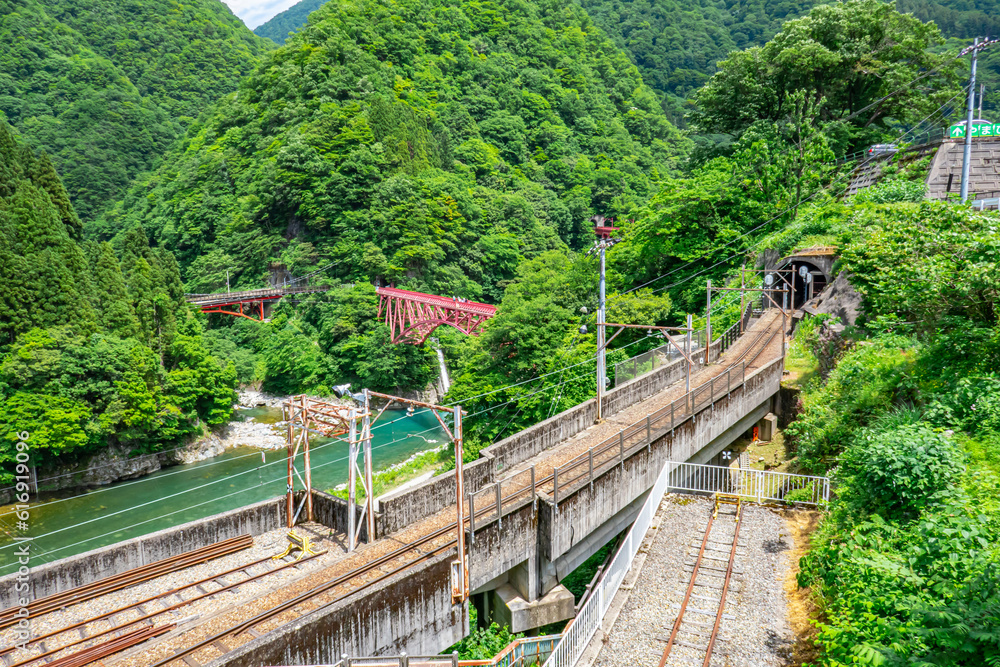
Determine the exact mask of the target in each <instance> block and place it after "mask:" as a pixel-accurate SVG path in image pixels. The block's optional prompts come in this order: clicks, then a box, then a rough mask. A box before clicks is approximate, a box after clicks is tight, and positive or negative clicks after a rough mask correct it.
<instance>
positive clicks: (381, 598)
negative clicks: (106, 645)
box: [206, 550, 468, 667]
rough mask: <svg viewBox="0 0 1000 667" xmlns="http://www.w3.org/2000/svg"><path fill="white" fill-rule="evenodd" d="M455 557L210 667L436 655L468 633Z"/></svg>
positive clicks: (378, 586)
mask: <svg viewBox="0 0 1000 667" xmlns="http://www.w3.org/2000/svg"><path fill="white" fill-rule="evenodd" d="M454 559H455V552H454V550H452V551H449V552H448V553H445V554H442V555H440V556H437V557H435V558H434V559H432V560H429V561H427V562H426V563H425V564H424V565H422V566H417V567H415V568H414V569H411V570H407V571H405V572H403V573H401V574H398V575H396V576H394V577H391V578H389V579H387V580H386V581H384V582H381V583H379V584H375V585H373V586H372V587H370V588H368V589H365V590H364V591H361V592H359V593H358V594H357V595H352V596H350V597H349V598H347V599H346V600H341V601H340V602H337V603H336V604H334V605H331V606H329V607H325V608H321V609H318V610H316V611H314V612H312V613H310V614H307V615H305V616H303V617H302V618H300V619H298V620H297V621H295V622H293V623H289V624H288V625H285V626H282V627H281V628H278V629H277V630H275V631H273V632H269V633H267V634H266V635H264V636H263V637H260V638H259V639H255V640H253V641H251V642H249V643H247V644H244V645H243V646H241V647H239V648H238V649H235V650H233V651H232V652H230V653H227V654H225V655H223V656H222V657H220V658H217V659H215V660H213V661H212V662H210V663H208V665H206V667H260V665H320V664H333V663H335V662H337V661H338V660H340V656H341V655H343V654H345V653H346V654H347V655H349V656H378V655H398V654H400V653H402V652H403V651H405V652H406V653H407V654H409V655H436V654H438V653H440V652H441V651H443V650H445V649H446V648H448V647H449V646H451V645H452V644H454V643H455V642H457V641H458V640H460V639H461V638H462V637H464V636H465V634H466V632H465V631H466V630H467V629H468V611H467V609H466V606H465V605H452V603H451V561H452V560H454Z"/></svg>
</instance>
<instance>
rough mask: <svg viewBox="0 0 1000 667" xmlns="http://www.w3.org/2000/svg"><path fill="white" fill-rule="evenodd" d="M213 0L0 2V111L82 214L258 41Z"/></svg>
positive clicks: (236, 68) (222, 82) (148, 158)
mask: <svg viewBox="0 0 1000 667" xmlns="http://www.w3.org/2000/svg"><path fill="white" fill-rule="evenodd" d="M264 44H265V42H264V41H263V40H261V39H260V38H258V37H256V36H254V35H253V34H252V33H250V31H249V30H247V29H246V27H245V26H243V24H242V23H241V22H240V21H239V19H237V18H236V17H235V16H233V15H232V13H231V12H230V11H229V10H228V8H226V6H225V5H224V4H223V3H222V2H220V1H219V0H196V1H194V2H188V3H180V2H177V1H176V0H132V1H130V2H112V1H111V0H99V1H96V2H88V3H86V5H85V6H82V5H81V4H80V3H76V2H71V1H70V0H51V1H49V2H45V3H41V2H36V0H0V113H2V114H3V115H4V116H6V118H7V120H8V121H9V122H10V123H11V124H12V125H14V126H15V127H17V128H18V129H20V130H22V131H23V132H24V134H25V136H26V137H27V138H28V139H29V140H30V141H32V142H33V143H34V144H35V145H36V146H37V147H39V148H42V149H44V150H45V151H46V152H47V153H48V154H49V155H50V156H51V158H52V161H53V163H54V165H55V166H56V169H57V170H58V172H59V173H60V174H61V175H62V177H63V179H64V182H65V183H66V189H67V191H68V192H69V195H70V199H71V200H72V201H73V203H74V206H75V207H76V210H77V213H78V214H79V215H80V216H81V217H82V218H83V219H84V220H89V219H91V218H93V217H94V216H95V215H96V214H97V213H98V212H99V211H101V210H102V209H103V208H104V207H105V206H106V205H107V204H109V203H110V202H111V201H113V200H115V199H117V198H119V197H120V196H121V195H122V193H123V192H124V190H125V188H126V187H127V186H128V184H129V182H131V180H132V179H133V178H135V177H136V176H137V175H138V174H139V173H141V172H142V171H144V170H146V169H149V168H150V167H152V166H153V165H154V164H156V162H157V160H158V159H159V157H161V156H162V155H163V153H164V152H166V150H167V149H168V148H169V147H170V145H171V144H172V143H173V141H174V140H175V139H176V138H177V137H179V136H181V135H182V134H183V133H184V131H185V130H186V128H187V127H188V126H189V125H190V123H191V122H192V120H193V117H195V116H197V115H198V114H199V113H200V112H201V111H202V110H203V109H204V108H205V107H206V106H207V105H208V103H210V102H211V101H213V100H214V99H215V98H217V97H219V96H220V95H222V94H224V93H227V92H230V91H232V90H233V89H234V88H235V87H236V83H237V82H238V81H239V80H240V78H241V77H242V76H243V75H245V74H247V73H248V72H249V71H250V70H251V68H252V67H253V66H254V65H255V64H256V62H257V59H258V57H259V55H260V54H261V53H262V52H263V50H264V49H265V48H266V47H265V46H264Z"/></svg>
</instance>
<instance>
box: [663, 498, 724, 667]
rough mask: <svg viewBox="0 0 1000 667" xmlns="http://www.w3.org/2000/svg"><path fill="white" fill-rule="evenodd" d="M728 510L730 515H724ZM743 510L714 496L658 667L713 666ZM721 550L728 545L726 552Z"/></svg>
mask: <svg viewBox="0 0 1000 667" xmlns="http://www.w3.org/2000/svg"><path fill="white" fill-rule="evenodd" d="M730 507H731V508H733V511H732V512H730V511H727V508H730ZM742 510H743V507H742V504H741V502H740V499H739V496H731V495H728V494H720V493H717V494H716V496H715V507H714V508H713V510H712V515H711V517H709V519H708V526H707V527H706V528H705V536H704V538H703V539H702V541H701V548H700V549H699V551H698V555H697V557H696V558H695V561H694V564H693V567H692V571H691V580H690V581H689V583H688V587H687V591H686V592H685V594H684V600H683V601H682V602H681V607H680V610H679V611H678V612H677V619H676V620H675V621H674V625H673V628H672V629H671V631H670V637H669V638H668V640H667V646H666V648H664V649H663V657H662V658H661V659H660V664H659V667H668V666H669V667H675V666H680V665H697V664H699V662H698V659H699V658H701V660H700V664H701V665H702V667H710V665H711V664H712V656H713V654H714V653H715V646H716V643H717V642H718V641H719V630H720V628H721V626H722V621H723V618H724V616H725V609H726V598H727V596H728V594H729V587H730V584H731V582H732V578H733V575H734V565H735V561H736V550H737V547H738V545H739V538H740V527H741V526H742V525H743V521H742V519H743V517H742ZM722 545H728V548H726V547H723V546H722ZM720 549H726V550H725V551H720ZM726 553H728V556H725V557H724V558H718V557H717V556H715V555H712V554H720V555H724V554H726ZM720 580H721V583H720ZM695 591H697V592H695Z"/></svg>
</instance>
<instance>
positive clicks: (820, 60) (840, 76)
mask: <svg viewBox="0 0 1000 667" xmlns="http://www.w3.org/2000/svg"><path fill="white" fill-rule="evenodd" d="M941 43H943V38H942V36H941V32H940V30H939V29H938V28H937V26H935V25H934V24H926V23H922V22H921V21H920V20H919V19H916V18H914V17H913V16H908V15H904V14H900V13H899V12H898V11H896V9H895V8H894V7H893V5H891V4H887V3H884V2H882V1H881V0H847V1H846V2H839V3H835V4H830V5H820V6H818V7H816V8H814V9H813V10H812V11H811V12H809V14H808V15H807V16H805V17H803V18H800V19H794V20H791V21H788V22H787V23H785V24H784V26H783V27H782V29H781V31H780V32H779V33H778V34H777V35H775V36H774V38H773V39H771V40H770V41H769V42H768V43H767V44H765V45H764V46H761V47H752V48H749V49H747V50H745V51H739V52H735V53H733V54H731V55H730V56H729V58H727V59H726V60H725V61H723V62H721V63H720V64H719V68H720V69H719V72H718V73H717V74H715V75H714V76H713V77H712V78H711V79H710V80H709V81H708V82H707V83H706V84H705V86H704V87H703V88H702V89H701V90H699V91H698V93H697V95H696V101H697V104H698V109H697V111H696V112H695V113H694V118H695V120H696V122H697V123H698V125H699V127H701V128H702V129H704V130H709V131H714V132H728V133H733V134H740V133H742V132H743V131H744V130H746V129H747V128H748V127H750V126H751V125H752V124H754V123H756V122H758V121H772V122H774V121H781V120H783V119H784V118H785V117H786V116H787V115H788V113H789V110H788V108H787V107H788V105H789V104H790V103H792V97H790V95H791V94H792V93H795V92H796V91H806V92H807V93H808V95H809V96H810V98H811V99H812V101H813V102H814V103H815V105H816V114H817V117H818V120H819V121H820V122H822V123H826V124H830V123H836V124H838V126H840V127H841V128H842V130H841V131H845V132H848V133H849V136H850V137H851V139H852V140H853V141H854V143H855V145H858V143H859V142H867V141H871V140H872V139H875V138H878V132H877V131H878V130H880V129H884V128H885V127H887V126H889V125H891V124H899V123H914V122H916V121H918V120H920V119H922V118H924V117H925V116H927V115H928V114H929V113H930V112H931V111H933V110H935V109H937V108H938V107H939V106H940V105H941V104H942V102H944V101H946V100H947V99H949V98H951V97H952V96H954V95H955V94H956V93H957V92H958V91H959V86H958V77H957V68H956V65H957V63H956V62H955V61H954V59H953V58H951V57H949V56H937V55H934V54H932V53H931V52H930V51H929V50H928V49H929V48H930V47H932V46H936V45H938V44H941ZM918 77H919V78H920V79H921V80H920V81H919V83H914V80H916V79H918Z"/></svg>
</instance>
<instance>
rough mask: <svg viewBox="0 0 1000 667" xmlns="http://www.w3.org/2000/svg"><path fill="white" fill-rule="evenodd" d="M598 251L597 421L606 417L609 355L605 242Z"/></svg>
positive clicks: (599, 245) (600, 244)
mask: <svg viewBox="0 0 1000 667" xmlns="http://www.w3.org/2000/svg"><path fill="white" fill-rule="evenodd" d="M598 248H599V249H598V253H599V254H600V256H601V260H600V261H601V277H600V279H599V280H598V283H597V284H598V287H597V292H598V296H597V421H601V420H602V419H603V418H604V414H603V412H604V411H603V409H602V407H601V402H602V401H603V398H604V390H605V388H606V383H605V378H606V377H607V365H606V364H607V355H606V354H605V349H604V322H605V321H606V319H607V318H606V317H605V315H604V301H605V282H604V244H603V243H601V242H598Z"/></svg>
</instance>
